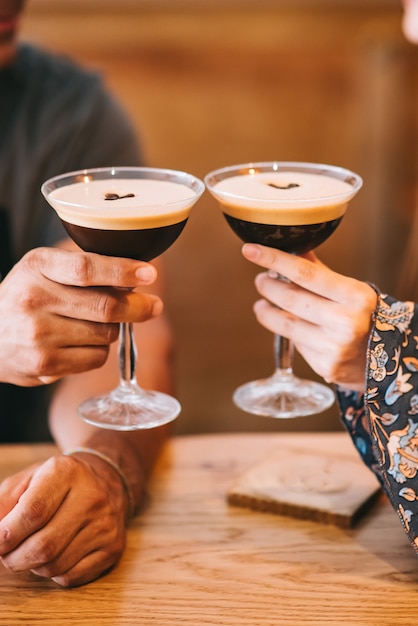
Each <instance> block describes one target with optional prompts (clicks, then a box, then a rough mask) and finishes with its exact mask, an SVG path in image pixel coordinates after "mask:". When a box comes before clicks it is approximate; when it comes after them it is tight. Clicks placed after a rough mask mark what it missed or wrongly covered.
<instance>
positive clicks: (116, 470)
mask: <svg viewBox="0 0 418 626" xmlns="http://www.w3.org/2000/svg"><path fill="white" fill-rule="evenodd" d="M63 454H64V456H79V455H80V456H90V461H91V460H93V459H95V461H94V463H97V460H99V462H101V463H104V464H105V465H106V467H108V468H109V469H110V471H111V472H113V474H116V475H117V477H118V479H119V481H120V483H121V485H122V488H123V491H124V494H125V496H126V501H127V514H126V520H127V521H129V520H130V519H131V518H132V517H133V516H134V515H135V512H136V508H137V506H136V500H135V496H134V492H133V489H132V486H131V484H130V482H129V480H128V477H127V476H126V474H125V472H124V471H123V470H122V468H121V467H120V465H119V464H118V463H117V462H116V461H114V460H113V459H112V458H111V457H110V456H108V455H107V454H105V453H104V452H101V451H100V450H97V449H95V448H88V447H83V446H79V447H76V448H72V449H69V450H66V451H64V452H63Z"/></svg>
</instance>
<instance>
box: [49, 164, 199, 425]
mask: <svg viewBox="0 0 418 626" xmlns="http://www.w3.org/2000/svg"><path fill="white" fill-rule="evenodd" d="M204 188H205V187H204V184H203V182H202V181H201V180H199V179H198V178H195V177H194V176H192V175H191V174H187V173H186V172H178V171H175V170H166V169H157V168H141V167H121V168H117V167H115V168H99V169H90V170H80V171H78V172H70V173H68V174H63V175H60V176H56V177H55V178H52V179H50V180H48V181H46V182H45V183H44V184H43V185H42V193H43V194H44V196H45V198H46V199H47V201H48V202H49V204H50V205H51V206H52V207H53V208H54V209H55V211H56V212H57V214H58V216H59V218H60V219H61V221H62V223H63V225H64V227H65V229H66V230H67V232H68V234H69V236H70V237H71V238H72V239H73V240H74V241H75V243H77V244H78V245H79V246H80V248H82V249H83V250H85V251H87V252H95V253H98V254H104V255H107V256H115V257H128V258H132V259H138V260H141V261H151V260H152V259H155V258H156V257H157V256H159V255H160V254H162V253H163V252H164V251H165V250H167V249H168V248H169V247H170V246H171V245H172V244H173V243H174V241H175V240H176V239H177V237H178V236H179V235H180V233H181V231H182V230H183V228H184V226H185V224H186V222H187V219H188V217H189V214H190V211H191V208H192V207H193V205H194V204H195V203H196V202H197V200H198V199H199V197H200V196H201V195H202V193H203V191H204ZM135 358H136V348H135V343H134V340H133V330H132V325H131V324H121V332H120V349H119V366H120V371H121V382H120V385H119V386H118V387H117V388H116V389H114V390H113V391H111V392H110V393H109V394H107V395H104V396H97V397H95V398H91V399H90V400H86V401H85V402H83V403H82V404H81V405H80V407H79V413H80V416H81V417H82V418H83V419H84V420H85V421H86V422H89V423H91V424H94V425H96V426H102V427H104V428H111V429H115V430H134V429H142V428H153V427H156V426H160V425H161V424H165V423H167V422H170V421H172V420H173V419H175V418H176V417H177V415H178V414H179V412H180V409H181V407H180V404H179V402H178V401H177V400H176V399H175V398H172V397H171V396H169V395H167V394H164V393H160V392H155V391H148V390H147V391H145V390H143V389H141V388H140V387H139V386H138V384H137V382H136V377H135Z"/></svg>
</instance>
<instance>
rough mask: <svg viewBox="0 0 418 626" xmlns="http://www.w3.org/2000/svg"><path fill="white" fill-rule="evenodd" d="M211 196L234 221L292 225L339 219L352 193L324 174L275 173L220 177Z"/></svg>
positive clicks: (343, 184)
mask: <svg viewBox="0 0 418 626" xmlns="http://www.w3.org/2000/svg"><path fill="white" fill-rule="evenodd" d="M212 193H213V194H214V196H215V197H216V198H217V199H218V201H219V202H220V203H221V205H222V206H223V207H224V211H225V212H226V213H228V214H229V215H231V216H232V217H235V218H237V219H242V220H247V221H249V222H259V223H262V224H276V225H284V226H285V225H288V226H296V225H302V224H318V223H321V222H328V221H330V220H334V219H337V218H338V217H341V216H342V215H344V213H345V210H346V207H347V203H348V201H349V200H350V199H351V197H352V196H353V195H354V193H355V191H354V189H353V186H352V185H350V184H349V183H347V182H345V181H343V180H339V179H338V178H333V177H332V176H327V175H325V174H311V173H306V172H298V171H295V172H292V171H278V172H256V173H249V174H242V175H237V176H231V177H230V178H224V179H223V180H221V181H220V182H218V183H216V184H215V185H214V186H213V189H212Z"/></svg>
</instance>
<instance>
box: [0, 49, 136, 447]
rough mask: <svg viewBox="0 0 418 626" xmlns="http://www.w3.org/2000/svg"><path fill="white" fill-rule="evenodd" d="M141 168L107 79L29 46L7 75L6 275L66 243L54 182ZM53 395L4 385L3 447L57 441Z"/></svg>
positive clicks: (0, 255)
mask: <svg viewBox="0 0 418 626" xmlns="http://www.w3.org/2000/svg"><path fill="white" fill-rule="evenodd" d="M140 163H141V157H140V150H139V146H138V143H137V140H136V137H135V131H134V130H133V127H132V125H131V123H130V121H129V120H128V119H127V117H126V114H125V113H124V111H123V110H122V109H121V107H120V106H119V104H118V103H117V102H116V101H115V100H114V99H113V98H112V97H111V96H110V95H109V93H108V92H107V91H106V90H105V88H104V87H103V84H102V81H101V78H100V76H98V75H97V74H96V73H93V72H89V71H86V70H83V69H81V68H80V67H78V66H77V65H75V64H74V63H73V62H71V61H69V60H68V59H65V58H62V57H58V56H54V55H51V54H50V53H48V52H45V51H42V50H40V49H39V48H36V47H34V46H31V45H28V44H22V45H21V46H20V48H19V51H18V55H17V57H16V59H15V61H14V63H13V65H12V66H10V67H8V68H6V69H3V70H0V272H1V273H2V274H3V275H4V274H5V273H6V272H7V271H8V269H10V267H11V266H12V265H13V264H15V263H16V262H17V261H18V260H19V259H20V258H21V257H22V256H23V254H25V252H27V251H28V250H30V249H31V248H34V247H37V246H45V245H52V244H54V243H55V242H57V241H58V240H60V239H63V238H64V237H65V236H66V234H65V231H64V229H63V227H62V225H61V224H60V222H59V220H58V218H57V217H56V214H55V212H54V211H53V210H52V209H51V207H50V206H49V205H48V204H47V202H46V201H45V200H44V198H43V196H42V194H41V192H40V187H41V184H42V183H43V182H44V181H45V180H46V179H48V178H50V177H52V176H55V175H56V174H60V173H64V172H69V171H73V170H77V169H82V168H86V167H105V166H113V165H114V166H116V165H126V166H129V165H139V164H140ZM0 341H1V337H0ZM50 393H51V387H35V388H21V387H15V386H14V385H6V384H0V441H3V442H4V441H44V440H47V439H49V438H50V436H49V433H48V428H47V404H48V400H49V397H50Z"/></svg>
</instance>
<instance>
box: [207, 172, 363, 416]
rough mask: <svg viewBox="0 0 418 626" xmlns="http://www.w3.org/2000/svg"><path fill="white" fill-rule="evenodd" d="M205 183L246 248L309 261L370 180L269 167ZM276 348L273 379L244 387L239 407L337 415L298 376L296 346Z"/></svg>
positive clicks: (210, 177) (323, 392)
mask: <svg viewBox="0 0 418 626" xmlns="http://www.w3.org/2000/svg"><path fill="white" fill-rule="evenodd" d="M205 183H206V187H207V189H208V190H209V191H210V193H211V194H212V195H213V196H214V197H215V198H216V199H217V200H218V202H219V203H220V205H221V208H222V211H223V214H224V216H225V218H226V220H227V222H228V224H229V225H230V227H231V228H232V230H233V231H234V232H235V233H236V234H237V235H238V237H240V239H242V241H244V242H248V243H250V242H251V243H258V244H262V245H264V246H270V247H272V248H277V249H279V250H284V251H286V252H290V253H292V254H303V253H305V252H308V251H309V250H313V249H314V248H316V247H317V246H319V245H320V244H321V243H323V242H324V241H325V240H326V239H327V238H328V237H329V236H330V235H331V234H332V233H333V232H334V230H335V229H336V228H337V226H338V225H339V223H340V222H341V220H342V218H343V216H344V214H345V211H346V208H347V205H348V203H349V201H350V200H351V198H353V196H354V195H355V194H356V193H357V192H358V190H359V189H360V187H361V185H362V179H361V178H360V176H358V175H357V174H355V173H353V172H350V171H349V170H346V169H343V168H340V167H335V166H332V165H322V164H317V163H298V162H296V163H295V162H263V163H248V164H244V165H235V166H231V167H225V168H222V169H219V170H215V171H213V172H210V173H209V174H207V176H206V177H205ZM275 277H276V278H279V279H281V280H284V279H283V277H280V276H278V275H277V274H275ZM274 345H275V371H274V373H273V375H272V376H271V377H269V378H266V379H262V380H256V381H253V382H250V383H247V384H245V385H242V386H241V387H239V388H238V389H237V390H236V391H235V393H234V396H233V398H234V402H235V404H236V405H237V406H238V407H239V408H241V409H243V410H244V411H247V412H249V413H254V414H256V415H265V416H269V417H276V418H293V417H300V416H304V415H312V414H315V413H320V412H321V411H324V410H325V409H327V408H328V407H330V406H331V405H332V404H333V402H334V399H335V396H334V393H333V391H332V390H331V389H330V388H329V387H328V386H326V385H323V384H321V383H317V382H314V381H310V380H302V379H300V378H297V377H296V376H295V375H294V373H293V367H292V361H293V346H292V344H291V342H290V341H289V340H288V339H286V338H285V337H281V336H279V335H275V339H274Z"/></svg>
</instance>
